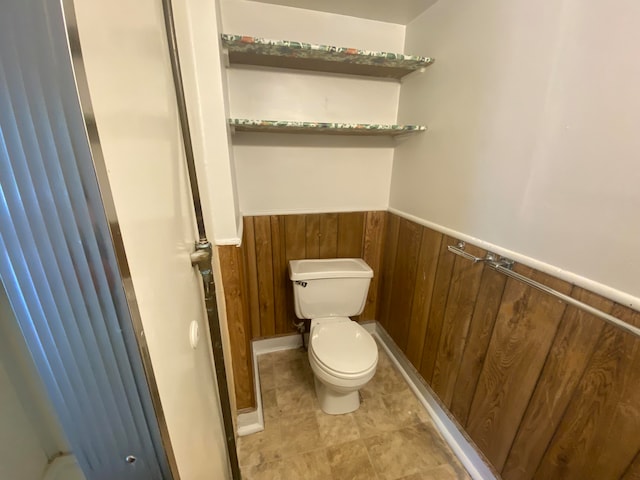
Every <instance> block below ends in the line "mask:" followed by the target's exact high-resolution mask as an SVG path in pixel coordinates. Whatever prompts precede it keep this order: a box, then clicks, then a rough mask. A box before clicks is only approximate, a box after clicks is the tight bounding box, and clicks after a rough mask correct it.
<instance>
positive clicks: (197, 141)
mask: <svg viewBox="0 0 640 480" xmlns="http://www.w3.org/2000/svg"><path fill="white" fill-rule="evenodd" d="M173 11H174V21H175V25H176V30H177V37H178V47H179V52H180V63H181V69H182V78H183V81H184V89H185V97H186V102H187V109H188V114H189V123H190V128H191V138H192V141H193V150H194V155H195V160H196V168H197V171H198V183H199V188H200V195H201V199H202V204H203V209H204V210H205V212H206V213H207V215H205V222H206V224H207V233H208V235H209V237H210V240H212V241H213V242H214V243H216V244H218V245H233V244H236V245H237V244H239V243H240V239H241V238H242V215H241V214H240V208H239V200H238V192H237V186H236V172H235V164H234V162H233V150H232V148H231V132H230V129H229V126H228V123H227V119H228V117H229V105H228V98H227V97H228V96H227V77H226V72H225V71H224V65H223V60H222V46H221V40H220V33H221V31H222V30H221V18H220V12H219V2H217V1H211V0H189V1H187V2H174V3H173Z"/></svg>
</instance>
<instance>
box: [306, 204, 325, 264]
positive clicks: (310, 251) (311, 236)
mask: <svg viewBox="0 0 640 480" xmlns="http://www.w3.org/2000/svg"><path fill="white" fill-rule="evenodd" d="M305 217H306V231H305V239H306V242H305V243H306V254H305V258H320V217H321V215H318V214H314V215H305Z"/></svg>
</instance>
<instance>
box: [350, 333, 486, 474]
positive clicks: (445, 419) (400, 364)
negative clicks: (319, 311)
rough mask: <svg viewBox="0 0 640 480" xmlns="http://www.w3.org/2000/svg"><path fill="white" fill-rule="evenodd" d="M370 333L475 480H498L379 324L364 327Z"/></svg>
mask: <svg viewBox="0 0 640 480" xmlns="http://www.w3.org/2000/svg"><path fill="white" fill-rule="evenodd" d="M363 326H364V327H365V328H366V329H367V331H368V332H369V333H371V334H372V335H373V336H374V337H377V338H378V340H380V344H381V345H382V347H383V348H384V349H385V351H386V352H387V355H389V358H390V359H391V361H392V362H393V363H394V365H395V366H396V367H397V368H398V370H399V371H400V373H401V374H402V376H403V377H404V379H405V380H406V381H407V383H408V384H409V387H411V390H413V393H415V394H416V396H417V397H418V399H419V400H420V402H421V403H422V405H423V406H424V408H426V409H427V411H428V412H429V415H430V416H431V418H432V420H433V424H434V425H435V426H436V428H437V429H438V430H439V431H440V434H441V435H442V437H443V438H444V440H445V441H446V442H447V444H448V445H449V447H450V448H451V450H452V451H453V453H454V454H455V455H456V457H458V459H459V460H460V463H462V465H464V468H466V469H467V472H469V475H471V478H473V480H495V479H496V476H495V474H494V473H493V472H492V471H491V468H489V466H487V464H486V463H485V462H484V460H483V459H482V457H481V456H480V455H479V454H478V452H477V451H476V449H475V448H474V447H473V446H472V445H471V444H470V443H469V442H468V440H467V439H466V437H465V436H464V434H463V433H462V432H461V431H460V430H459V429H458V427H457V425H456V424H455V423H454V422H453V421H452V420H451V418H449V416H448V415H447V413H446V412H445V411H444V410H443V409H442V407H441V406H440V404H439V403H438V401H437V400H436V399H435V397H434V393H433V391H432V390H431V389H430V388H429V387H428V386H426V385H425V384H424V383H423V382H422V381H421V380H420V377H419V375H420V374H419V373H418V372H417V371H416V370H415V369H414V368H413V365H411V363H410V362H409V359H408V358H407V357H406V356H405V354H404V353H403V352H402V351H401V350H400V348H399V347H398V346H397V345H396V343H395V342H394V341H393V339H392V338H391V337H390V336H389V334H388V333H387V332H386V330H385V329H384V328H383V327H382V325H380V324H379V323H377V322H371V323H368V324H363Z"/></svg>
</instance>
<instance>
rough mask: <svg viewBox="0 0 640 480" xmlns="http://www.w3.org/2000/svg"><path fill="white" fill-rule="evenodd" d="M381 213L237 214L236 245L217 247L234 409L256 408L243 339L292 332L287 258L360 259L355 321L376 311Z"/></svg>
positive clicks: (293, 319) (246, 342) (369, 317)
mask: <svg viewBox="0 0 640 480" xmlns="http://www.w3.org/2000/svg"><path fill="white" fill-rule="evenodd" d="M386 216H387V214H386V212H380V211H371V212H348V213H321V214H304V215H268V216H254V217H245V218H244V235H243V239H242V245H241V246H240V248H238V247H234V246H223V247H218V250H219V258H220V266H221V269H222V277H223V285H224V296H225V301H226V308H227V323H228V328H229V336H230V340H231V344H232V352H231V353H232V361H233V374H234V380H235V394H236V403H237V405H238V409H249V408H254V407H255V394H254V391H253V371H252V364H251V350H250V342H251V340H252V339H255V338H262V337H270V336H274V335H281V334H290V333H292V332H295V331H296V329H295V326H294V324H295V323H296V322H298V321H299V320H298V319H297V318H296V316H295V313H294V310H293V290H292V286H291V281H290V280H289V274H288V262H289V260H296V259H302V258H337V257H341V258H349V257H354V258H363V259H364V260H365V261H366V262H367V263H368V264H369V265H370V266H371V268H372V269H373V271H374V276H373V279H372V282H371V287H370V288H369V296H368V298H367V303H366V305H365V309H364V311H363V312H362V315H360V317H359V318H360V320H374V319H376V316H377V303H378V291H379V277H380V275H379V274H380V267H381V264H382V254H383V248H382V242H383V240H384V237H385V235H384V231H385V220H386Z"/></svg>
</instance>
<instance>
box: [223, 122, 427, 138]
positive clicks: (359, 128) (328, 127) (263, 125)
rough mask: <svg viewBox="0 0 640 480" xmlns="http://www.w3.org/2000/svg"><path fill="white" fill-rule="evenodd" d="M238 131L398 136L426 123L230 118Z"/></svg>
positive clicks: (412, 131) (411, 131)
mask: <svg viewBox="0 0 640 480" xmlns="http://www.w3.org/2000/svg"><path fill="white" fill-rule="evenodd" d="M229 125H230V126H231V127H232V128H233V129H234V130H235V131H236V132H265V133H299V134H310V133H312V134H313V133H315V134H324V135H368V136H391V137H394V136H398V135H406V134H409V133H419V132H424V131H425V130H426V129H427V127H425V126H424V125H383V124H379V123H326V122H296V121H286V120H248V119H241V118H230V119H229Z"/></svg>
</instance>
